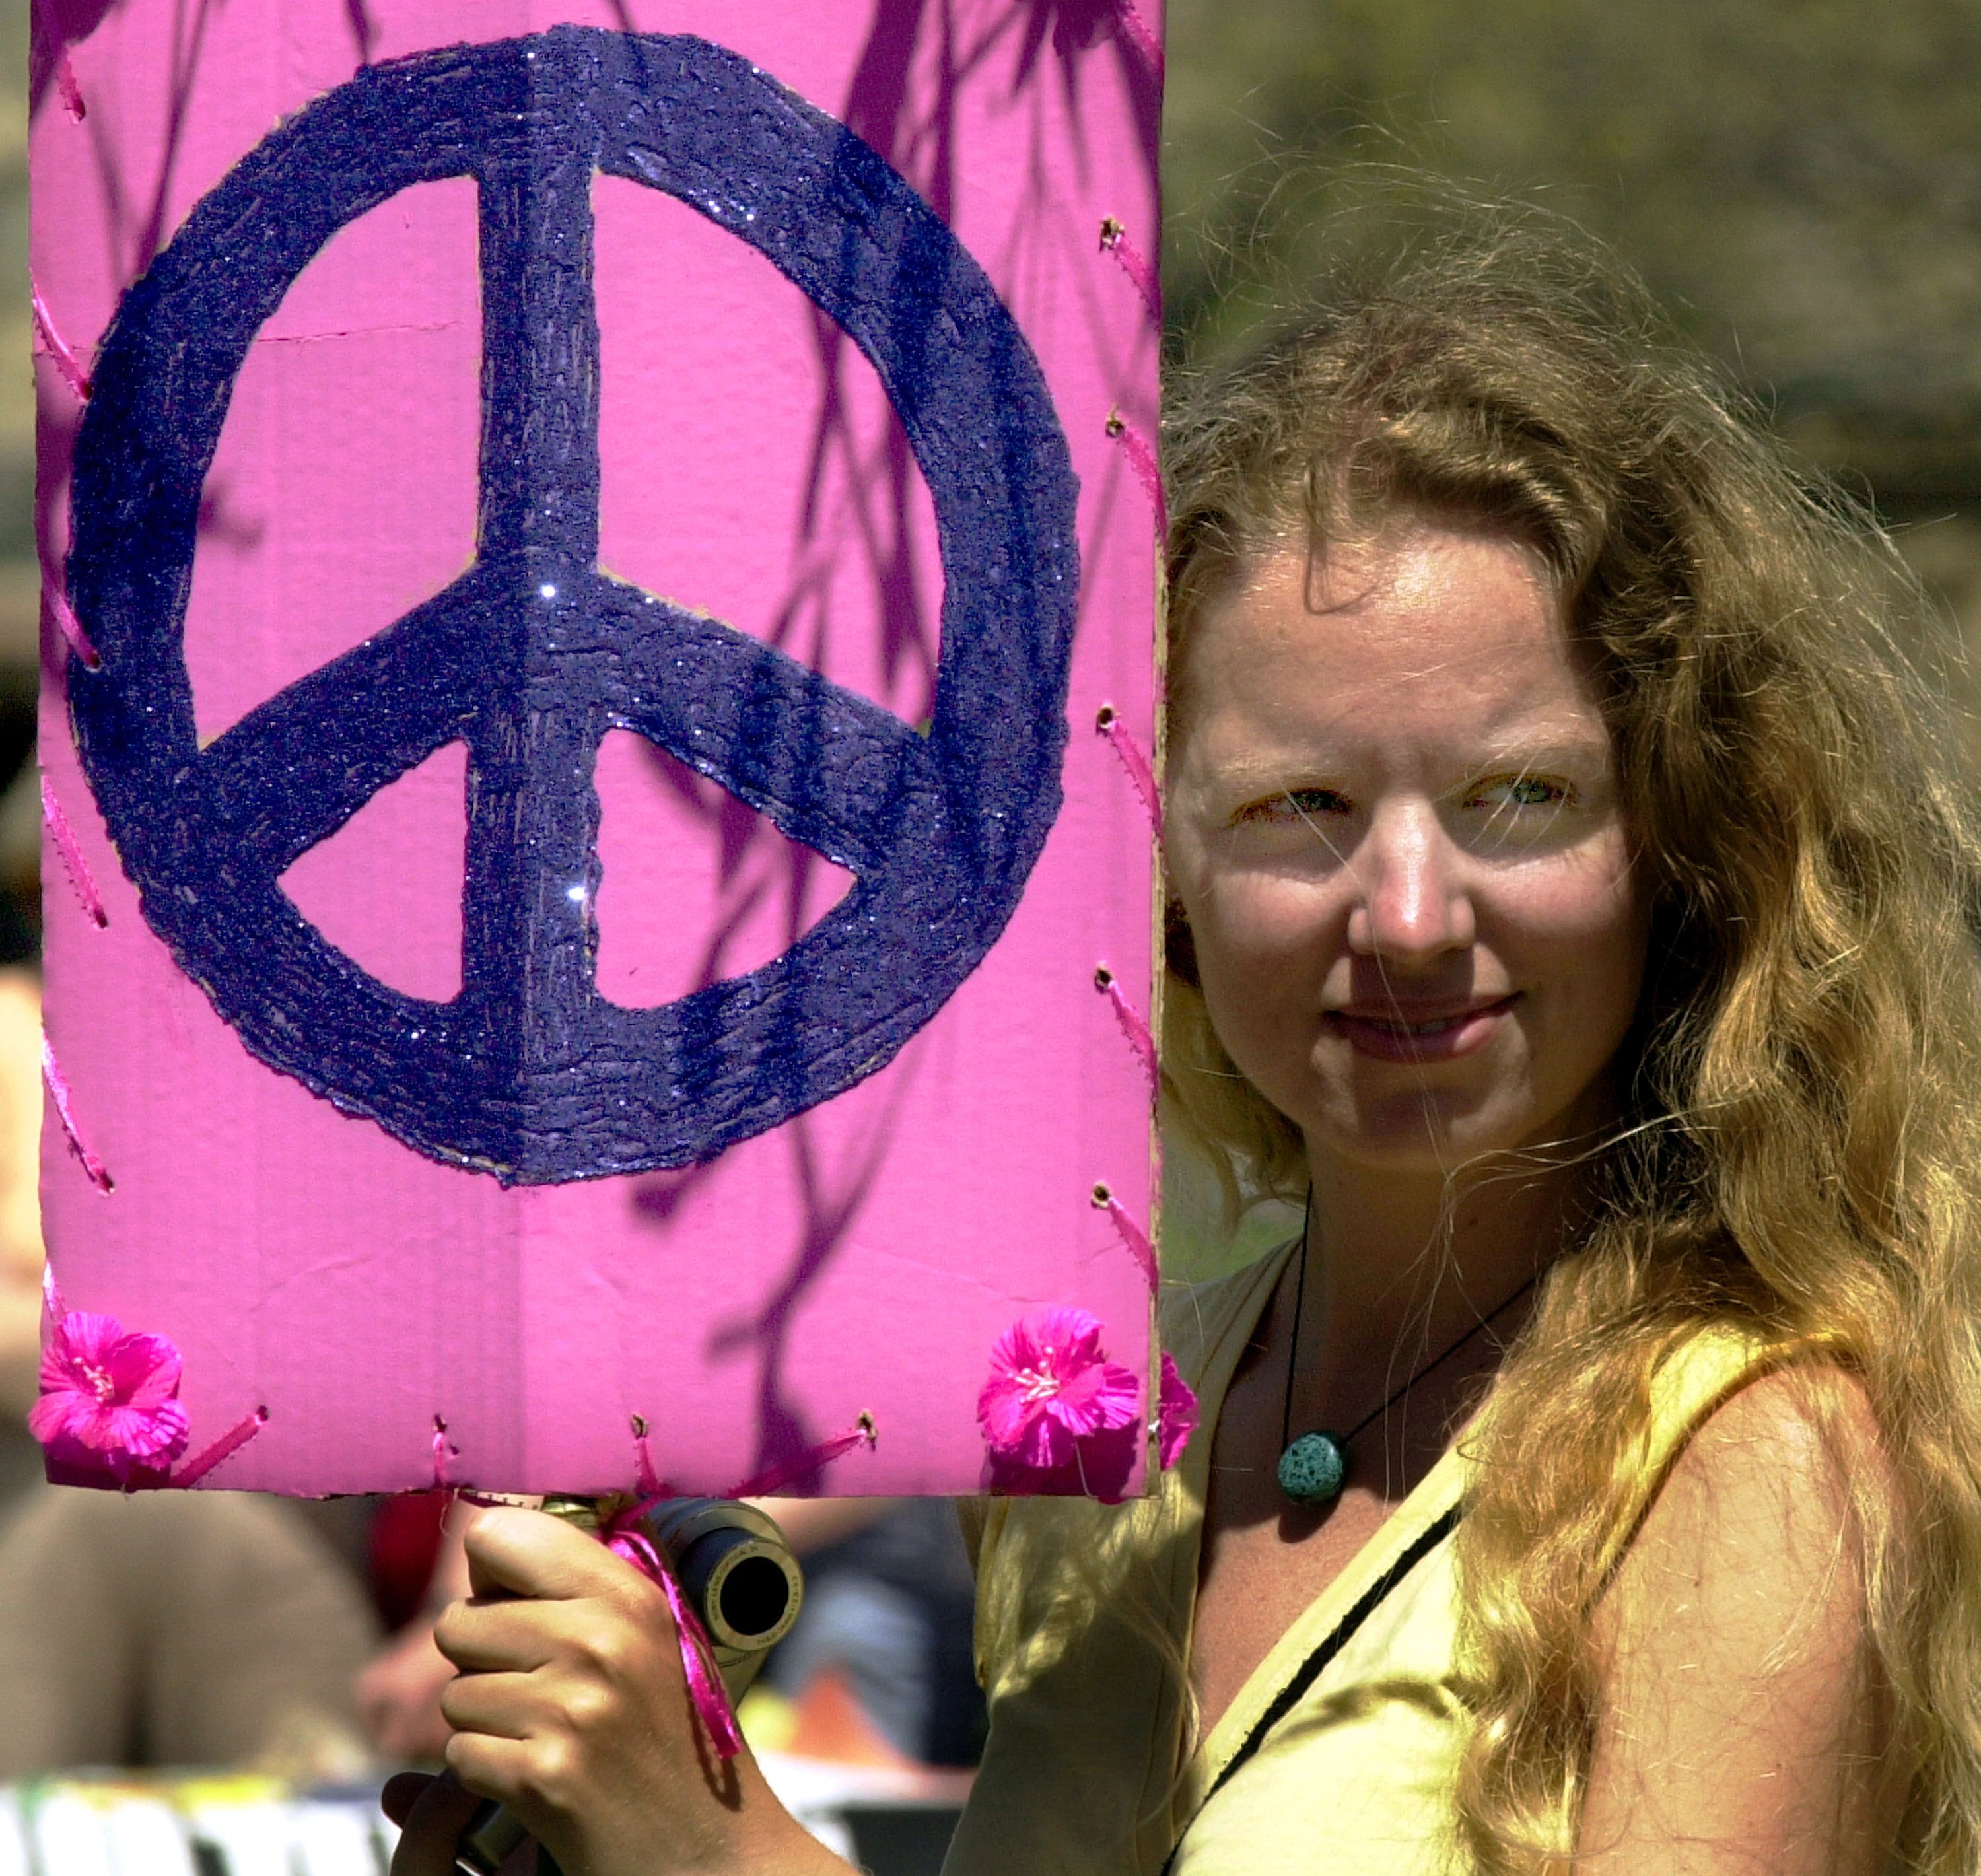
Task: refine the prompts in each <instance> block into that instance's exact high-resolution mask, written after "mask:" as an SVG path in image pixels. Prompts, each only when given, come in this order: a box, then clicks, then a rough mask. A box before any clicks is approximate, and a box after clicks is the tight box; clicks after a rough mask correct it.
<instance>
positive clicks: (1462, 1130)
mask: <svg viewBox="0 0 1981 1876" xmlns="http://www.w3.org/2000/svg"><path fill="white" fill-rule="evenodd" d="M1301 1131H1303V1134H1304V1135H1306V1138H1307V1150H1308V1152H1309V1155H1310V1157H1313V1158H1316V1159H1317V1160H1323V1159H1331V1160H1333V1161H1337V1163H1338V1164H1340V1165H1343V1166H1344V1167H1346V1166H1354V1167H1357V1168H1360V1169H1361V1170H1363V1171H1367V1172H1381V1173H1390V1174H1400V1175H1422V1176H1424V1177H1435V1178H1442V1177H1443V1176H1444V1175H1447V1174H1449V1173H1450V1172H1452V1171H1454V1170H1456V1169H1457V1168H1458V1167H1460V1166H1463V1165H1467V1163H1468V1162H1470V1161H1475V1160H1477V1159H1480V1158H1484V1157H1486V1156H1487V1155H1492V1154H1495V1153H1507V1152H1514V1151H1519V1150H1520V1148H1523V1147H1525V1146H1527V1145H1530V1144H1531V1143H1532V1142H1533V1140H1534V1139H1535V1138H1536V1137H1537V1131H1545V1129H1541V1128H1537V1118H1536V1116H1535V1115H1533V1112H1532V1111H1530V1110H1529V1109H1528V1108H1527V1106H1526V1104H1524V1103H1508V1102H1503V1101H1493V1100H1492V1099H1490V1098H1488V1099H1487V1101H1484V1102H1483V1103H1470V1104H1467V1103H1464V1102H1462V1101H1454V1100H1453V1098H1451V1097H1450V1095H1444V1094H1437V1095H1433V1094H1429V1093H1419V1094H1416V1095H1410V1096H1407V1097H1400V1098H1393V1099H1391V1100H1389V1101H1383V1102H1381V1103H1380V1104H1364V1105H1360V1106H1357V1107H1355V1108H1351V1109H1350V1110H1349V1111H1347V1112H1345V1113H1342V1114H1339V1115H1332V1116H1328V1117H1325V1118H1320V1120H1319V1121H1318V1122H1317V1124H1315V1125H1308V1126H1306V1127H1303V1128H1302V1130H1301Z"/></svg>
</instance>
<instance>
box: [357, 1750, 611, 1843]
mask: <svg viewBox="0 0 1981 1876" xmlns="http://www.w3.org/2000/svg"><path fill="white" fill-rule="evenodd" d="M568 1760H569V1751H568V1746H567V1745H566V1744H564V1743H563V1742H561V1741H543V1740H534V1739H498V1738H495V1737H494V1735H493V1734H488V1733H456V1734H454V1737H453V1738H451V1739H450V1740H449V1741H448V1742H447V1768H448V1771H450V1772H451V1773H452V1774H454V1776H455V1777H456V1778H458V1779H459V1780H460V1781H461V1784H464V1786H466V1787H467V1788H468V1789H469V1790H470V1791H479V1792H481V1794H483V1795H484V1797H488V1798H496V1799H498V1800H500V1801H501V1802H502V1803H503V1804H507V1805H508V1807H509V1808H510V1809H511V1811H514V1812H515V1813H516V1814H517V1815H518V1817H519V1818H528V1816H529V1815H530V1814H531V1812H533V1811H535V1810H536V1809H537V1808H539V1807H541V1805H543V1804H545V1803H546V1802H548V1803H550V1804H556V1803H557V1802H558V1799H559V1798H561V1797H562V1796H563V1795H564V1791H565V1788H566V1787H567V1785H568V1784H569V1783H570V1782H571V1771H572V1770H573V1769H574V1768H571V1767H570V1766H569V1764H568ZM392 1876H398V1871H396V1870H395V1871H393V1872H392Z"/></svg>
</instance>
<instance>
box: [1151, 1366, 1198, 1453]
mask: <svg viewBox="0 0 1981 1876" xmlns="http://www.w3.org/2000/svg"><path fill="white" fill-rule="evenodd" d="M1195 1431H1197V1396H1196V1395H1195V1394H1194V1392H1193V1391H1192V1390H1191V1388H1190V1384H1189V1382H1187V1381H1185V1380H1184V1378H1183V1377H1182V1376H1181V1375H1179V1374H1178V1373H1177V1365H1176V1363H1175V1362H1174V1361H1171V1360H1170V1358H1169V1357H1168V1356H1167V1355H1164V1357H1163V1379H1162V1391H1161V1393H1160V1395H1159V1396H1158V1398H1157V1402H1156V1457H1157V1459H1158V1460H1159V1461H1160V1463H1161V1465H1162V1468H1163V1470H1164V1471H1165V1472H1167V1471H1168V1470H1169V1469H1170V1467H1171V1466H1173V1465H1174V1464H1176V1462H1177V1461H1178V1460H1179V1459H1180V1458H1182V1457H1183V1449H1184V1448H1185V1447H1186V1446H1187V1445H1188V1444H1190V1435H1191V1434H1193V1433H1194V1432H1195Z"/></svg>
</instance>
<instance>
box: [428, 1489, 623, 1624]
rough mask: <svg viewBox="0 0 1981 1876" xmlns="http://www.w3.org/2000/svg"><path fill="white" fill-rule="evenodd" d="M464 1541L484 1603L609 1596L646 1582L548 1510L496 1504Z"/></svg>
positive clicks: (473, 1523) (473, 1522) (471, 1575)
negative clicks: (505, 1597) (486, 1600)
mask: <svg viewBox="0 0 1981 1876" xmlns="http://www.w3.org/2000/svg"><path fill="white" fill-rule="evenodd" d="M462 1542H463V1544H464V1547H465V1548H466V1550H467V1552H468V1581H469V1583H470V1584H471V1585H472V1587H473V1588H474V1594H475V1595H476V1596H477V1597H478V1598H494V1597H498V1596H503V1595H510V1596H534V1597H537V1598H541V1599H544V1600H547V1601H562V1600H564V1599H567V1598H572V1597H578V1596H596V1595H602V1594H611V1593H612V1591H614V1589H615V1588H620V1589H623V1587H624V1584H623V1580H622V1579H624V1578H628V1577H631V1578H633V1579H634V1581H640V1580H641V1578H640V1576H639V1573H638V1571H635V1570H634V1568H632V1566H631V1564H627V1563H624V1562H622V1561H621V1560H620V1559H619V1558H617V1557H615V1556H614V1555H613V1554H612V1553H611V1551H608V1549H607V1548H605V1546H604V1544H600V1543H598V1542H597V1541H594V1539H593V1538H591V1537H589V1536H588V1535H587V1534H585V1533H584V1532H583V1531H579V1530H578V1529H576V1528H574V1527H573V1526H571V1525H570V1524H566V1523H564V1521H563V1520H562V1519H561V1518H552V1517H550V1516H549V1515H548V1514H546V1513H544V1512H542V1511H522V1510H520V1509H518V1508H516V1507H514V1506H512V1505H494V1506H491V1507H490V1508H488V1509H486V1510H484V1511H479V1512H478V1513H477V1514H475V1516H474V1518H472V1519H471V1521H470V1522H469V1524H468V1529H467V1531H466V1532H465V1533H464V1536H463V1539H462Z"/></svg>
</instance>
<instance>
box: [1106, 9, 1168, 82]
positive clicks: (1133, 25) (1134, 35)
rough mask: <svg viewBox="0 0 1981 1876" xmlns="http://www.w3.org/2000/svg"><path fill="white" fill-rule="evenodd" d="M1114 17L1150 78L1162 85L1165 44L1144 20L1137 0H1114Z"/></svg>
mask: <svg viewBox="0 0 1981 1876" xmlns="http://www.w3.org/2000/svg"><path fill="white" fill-rule="evenodd" d="M1114 16H1115V18H1117V19H1118V20H1119V21H1120V22H1121V36H1122V37H1123V38H1125V39H1126V40H1127V42H1128V43H1129V44H1130V45H1132V46H1133V47H1134V48H1135V51H1136V53H1137V55H1138V56H1139V57H1140V59H1141V62H1142V63H1143V64H1144V65H1146V66H1147V68H1148V72H1149V76H1150V78H1154V80H1155V82H1157V84H1158V85H1160V84H1161V83H1162V82H1163V42H1162V41H1161V40H1160V39H1159V38H1157V37H1156V35H1155V33H1154V31H1153V30H1152V29H1151V28H1150V25H1149V22H1147V20H1145V19H1144V18H1143V17H1142V15H1141V12H1140V8H1137V6H1136V5H1135V0H1114Z"/></svg>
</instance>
